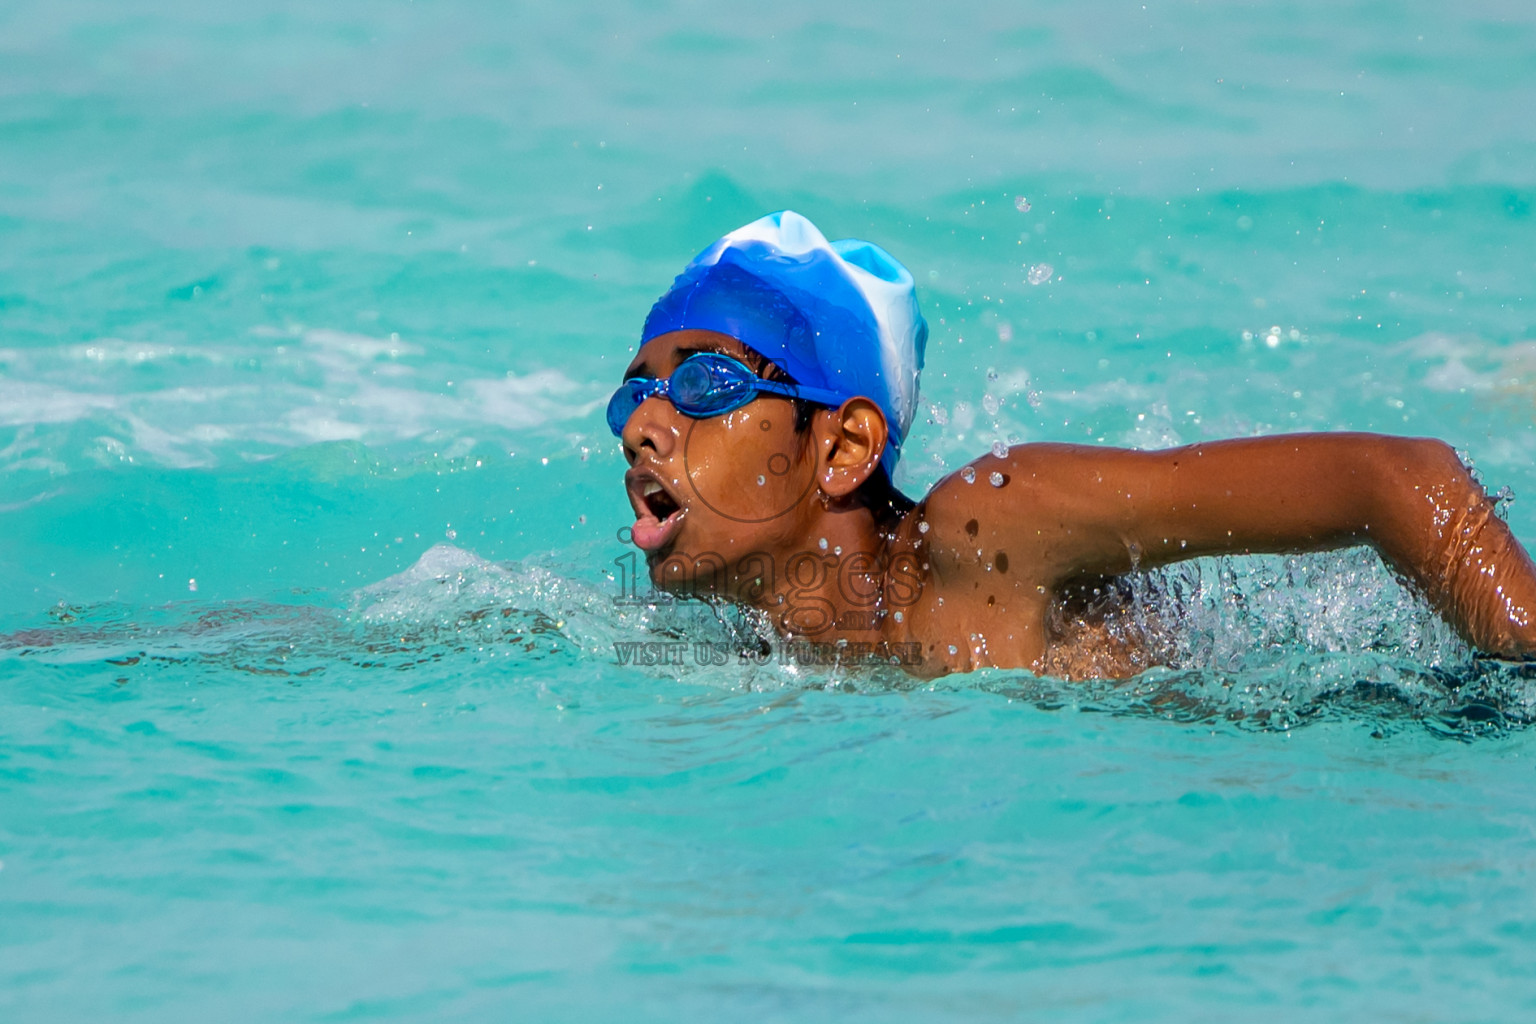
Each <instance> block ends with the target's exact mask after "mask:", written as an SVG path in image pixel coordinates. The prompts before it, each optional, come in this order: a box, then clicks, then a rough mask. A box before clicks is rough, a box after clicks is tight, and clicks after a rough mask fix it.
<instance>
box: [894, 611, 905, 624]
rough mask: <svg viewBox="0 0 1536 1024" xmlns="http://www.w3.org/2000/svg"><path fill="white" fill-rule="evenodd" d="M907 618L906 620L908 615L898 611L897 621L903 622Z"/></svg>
mask: <svg viewBox="0 0 1536 1024" xmlns="http://www.w3.org/2000/svg"><path fill="white" fill-rule="evenodd" d="M905 620H906V616H905V615H902V614H901V612H897V613H896V621H897V622H903V621H905Z"/></svg>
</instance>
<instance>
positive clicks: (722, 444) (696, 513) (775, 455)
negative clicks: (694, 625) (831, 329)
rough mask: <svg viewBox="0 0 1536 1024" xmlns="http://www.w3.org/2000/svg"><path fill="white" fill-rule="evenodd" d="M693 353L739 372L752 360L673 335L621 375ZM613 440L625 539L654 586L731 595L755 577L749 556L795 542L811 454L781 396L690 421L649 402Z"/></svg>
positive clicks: (648, 372) (733, 346)
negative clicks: (726, 360)
mask: <svg viewBox="0 0 1536 1024" xmlns="http://www.w3.org/2000/svg"><path fill="white" fill-rule="evenodd" d="M699 352H719V353H722V354H724V355H728V356H733V357H735V358H738V359H741V358H742V357H743V356H747V358H745V359H744V360H743V361H744V362H746V363H747V365H748V366H751V365H753V363H754V360H755V357H753V356H750V355H748V352H747V349H746V347H745V346H743V345H742V344H741V342H739V341H737V340H736V339H734V338H731V337H728V336H726V335H723V334H716V333H715V332H713V331H695V330H687V331H674V332H672V333H671V334H663V335H660V336H658V337H656V338H652V339H651V340H650V341H648V342H646V344H645V345H644V346H642V347H641V349H640V351H639V353H638V354H636V356H635V358H634V361H633V362H631V363H630V365H629V369H628V370H627V371H626V373H625V377H626V379H627V378H630V377H660V378H665V377H669V376H670V375H671V373H672V371H673V370H674V369H676V368H677V366H678V364H679V363H681V362H682V361H683V360H684V359H687V358H688V357H689V356H691V355H695V354H697V353H699ZM622 440H623V444H624V457H625V458H626V459H627V460H628V461H629V464H630V469H629V471H628V472H627V473H626V474H625V476H624V484H625V488H626V490H627V491H628V493H629V502H630V505H631V506H632V507H633V508H634V511H635V516H636V519H635V524H634V526H633V528H632V536H633V540H634V542H635V544H636V545H637V546H639V547H640V548H641V549H643V550H644V551H645V553H646V562H647V564H648V565H649V566H650V569H651V580H652V582H653V583H654V584H655V585H656V586H657V587H660V588H662V589H664V590H668V591H672V592H691V591H697V592H699V593H710V592H716V593H718V592H721V591H724V592H725V593H727V594H730V595H735V596H739V590H740V588H741V587H743V586H746V587H750V586H751V585H752V579H751V578H750V577H752V576H754V575H755V574H757V573H760V572H761V569H760V568H759V567H758V566H757V565H756V563H754V562H751V561H750V560H748V559H749V556H751V555H754V554H758V555H765V556H768V557H770V558H771V557H772V556H774V555H775V554H776V553H778V552H780V551H782V550H783V548H784V547H785V546H786V545H789V544H793V543H794V542H796V541H797V540H798V539H799V537H800V536H801V534H800V532H799V531H800V530H801V529H802V528H804V526H805V523H806V521H807V506H808V503H809V502H810V501H811V500H813V497H814V495H815V493H816V453H815V451H814V445H813V442H812V437H811V434H810V433H809V432H807V433H804V434H801V433H797V432H796V430H795V406H794V403H793V402H791V401H790V400H789V399H787V398H782V397H779V396H777V395H760V396H758V397H757V398H755V399H753V400H752V401H750V402H748V403H747V404H746V405H744V406H742V407H741V408H739V409H736V410H733V411H731V412H728V413H725V414H723V415H719V416H710V417H703V418H699V419H695V418H693V417H690V416H686V415H684V414H683V413H681V412H679V411H678V410H677V408H676V407H675V406H673V405H672V403H671V402H670V401H669V400H668V399H667V398H665V397H662V396H653V397H651V398H648V399H646V400H645V401H644V402H642V403H641V404H640V406H639V407H638V408H636V409H635V412H634V415H632V416H631V417H630V418H629V422H628V423H626V424H625V426H624V431H623V434H622ZM744 560H748V561H744Z"/></svg>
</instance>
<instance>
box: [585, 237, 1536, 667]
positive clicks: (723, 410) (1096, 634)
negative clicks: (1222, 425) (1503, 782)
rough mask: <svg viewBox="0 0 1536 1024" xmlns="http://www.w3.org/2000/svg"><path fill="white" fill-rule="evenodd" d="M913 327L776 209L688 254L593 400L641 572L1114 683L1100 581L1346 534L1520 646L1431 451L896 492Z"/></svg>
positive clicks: (1013, 453) (1330, 443)
mask: <svg viewBox="0 0 1536 1024" xmlns="http://www.w3.org/2000/svg"><path fill="white" fill-rule="evenodd" d="M927 333H928V330H927V325H926V324H925V323H924V321H923V318H922V316H921V314H920V313H919V312H918V307H917V299H916V296H915V293H914V289H913V283H912V276H911V275H910V274H909V273H908V272H907V270H906V269H905V268H904V267H903V266H902V265H901V264H900V263H898V262H896V260H894V259H893V258H892V257H891V256H890V255H889V254H887V253H886V252H885V251H884V250H882V249H880V248H879V247H877V246H874V245H871V244H869V243H868V242H861V241H857V240H852V239H847V240H843V241H837V242H828V241H827V239H826V238H824V237H823V236H822V234H821V232H820V231H818V230H817V229H816V227H815V226H814V225H812V224H811V223H810V221H808V220H806V219H805V218H804V217H801V216H799V215H798V214H796V213H793V212H789V211H785V212H782V213H776V214H773V215H771V216H768V217H764V218H763V219H761V220H758V221H756V222H754V223H752V224H748V225H747V226H745V227H743V228H740V229H739V230H737V231H733V232H731V233H730V234H728V235H726V236H725V237H723V238H721V239H720V240H718V241H717V242H715V243H714V244H713V245H711V246H710V247H709V248H707V249H706V250H704V252H703V253H701V254H700V255H699V256H698V257H697V258H696V259H695V260H694V261H693V262H692V263H690V264H689V265H688V267H687V268H686V269H685V270H684V271H683V273H682V274H681V275H680V276H679V277H678V278H677V280H676V281H675V282H674V284H673V285H672V288H671V289H670V290H669V291H668V292H667V293H666V294H665V295H664V296H662V297H661V299H660V300H658V301H657V303H656V305H655V306H654V307H653V308H652V310H651V312H650V315H649V316H648V317H647V319H646V321H645V327H644V330H643V332H642V337H641V346H640V349H639V351H638V353H637V354H636V355H635V358H634V360H633V362H631V363H630V365H629V369H628V371H627V372H626V373H625V379H624V382H623V384H622V386H621V387H620V388H619V389H618V391H617V392H616V393H615V394H614V396H613V399H612V401H611V402H610V403H609V406H608V423H609V426H610V427H611V428H612V429H613V431H614V433H615V434H616V435H617V436H618V437H619V438H620V439H621V441H622V442H623V447H624V455H625V458H626V459H627V461H628V462H629V466H630V468H629V470H628V472H627V473H626V474H625V486H626V488H627V490H628V494H629V500H630V504H631V505H632V506H633V508H634V513H635V516H636V519H635V523H634V525H633V527H632V528H631V536H632V539H633V541H634V543H635V544H636V545H637V546H638V547H640V548H641V549H642V550H644V552H645V554H646V561H647V565H648V566H649V570H650V575H651V582H652V583H653V584H654V585H655V586H656V587H658V588H659V589H662V590H664V591H668V592H671V593H674V594H687V595H694V596H703V597H715V598H722V599H725V600H729V601H732V602H735V603H738V604H742V605H747V606H750V607H753V608H757V609H760V610H761V611H762V612H764V613H766V615H767V616H768V617H769V619H770V620H771V621H772V622H773V624H774V627H775V629H776V630H777V631H778V632H779V633H780V634H781V635H782V636H784V637H786V638H790V639H794V640H811V641H820V642H824V643H830V644H834V645H835V644H840V643H846V644H848V645H850V646H852V645H857V646H856V647H853V649H855V650H870V649H876V650H903V651H913V652H920V658H918V659H909V660H916V661H917V662H918V664H916V665H909V668H912V669H913V670H915V671H918V672H921V673H923V674H926V675H939V674H943V673H945V672H953V671H966V670H970V669H976V668H983V667H988V666H991V667H1000V668H1025V669H1030V670H1032V671H1035V672H1050V673H1052V674H1056V675H1062V676H1067V677H1069V678H1082V677H1092V676H1097V677H1120V676H1126V675H1130V674H1134V673H1135V672H1137V671H1140V670H1141V669H1142V668H1145V667H1147V665H1148V663H1149V658H1150V655H1149V653H1148V652H1149V651H1150V650H1151V649H1152V645H1151V643H1150V641H1149V640H1148V639H1147V638H1141V639H1137V638H1135V637H1131V638H1127V637H1126V635H1125V634H1124V632H1123V631H1110V630H1106V629H1103V628H1095V624H1094V621H1093V620H1094V615H1093V610H1094V607H1095V600H1094V598H1095V595H1103V594H1107V593H1113V592H1114V590H1115V587H1114V583H1113V578H1114V577H1116V576H1120V575H1123V574H1125V573H1128V572H1131V571H1132V570H1134V569H1137V568H1142V569H1145V568H1151V567H1154V566H1159V565H1164V564H1167V563H1169V562H1174V561H1178V560H1180V559H1185V558H1194V557H1197V556H1201V555H1220V554H1241V553H1254V552H1298V551H1316V550H1321V549H1325V548H1335V547H1344V546H1348V545H1357V544H1366V545H1369V546H1371V547H1372V548H1374V549H1375V550H1376V551H1377V552H1378V553H1379V554H1380V555H1381V557H1382V559H1383V560H1384V561H1385V562H1386V563H1387V564H1388V565H1389V566H1390V567H1391V568H1392V569H1393V570H1395V571H1396V572H1397V573H1398V574H1399V576H1400V577H1401V578H1403V579H1404V580H1405V581H1407V583H1408V584H1409V585H1410V586H1412V587H1414V588H1415V589H1416V590H1417V591H1418V592H1419V593H1420V594H1422V595H1423V596H1424V597H1425V598H1426V599H1427V600H1428V602H1429V603H1430V604H1431V605H1432V606H1433V607H1434V608H1435V609H1436V611H1438V612H1439V613H1440V614H1441V615H1442V616H1443V617H1444V618H1445V619H1446V620H1447V621H1448V622H1449V623H1450V624H1451V625H1452V626H1453V627H1455V628H1456V630H1457V631H1458V632H1460V634H1461V635H1462V636H1463V637H1464V638H1465V639H1466V640H1467V641H1468V642H1469V643H1471V644H1472V645H1473V646H1474V647H1476V648H1478V649H1480V650H1481V651H1483V652H1485V653H1488V654H1492V655H1496V656H1503V657H1509V658H1519V657H1523V656H1527V655H1530V654H1532V653H1533V652H1536V621H1533V615H1536V568H1533V566H1532V563H1531V560H1530V558H1529V557H1528V556H1527V555H1526V553H1525V551H1524V549H1523V548H1521V546H1520V544H1519V543H1518V542H1517V541H1516V540H1515V539H1514V537H1513V536H1512V535H1511V534H1510V532H1509V529H1508V527H1507V526H1506V525H1505V524H1504V522H1503V521H1502V520H1501V519H1500V518H1499V517H1498V516H1496V515H1495V514H1494V502H1493V501H1491V500H1490V499H1489V497H1488V496H1487V494H1486V493H1485V492H1484V491H1483V489H1482V487H1481V486H1479V485H1478V484H1477V483H1476V482H1475V481H1474V480H1473V479H1472V478H1471V477H1470V476H1469V474H1468V472H1467V470H1466V469H1465V468H1464V467H1463V466H1462V464H1461V462H1460V460H1458V459H1457V457H1456V455H1455V454H1454V453H1453V451H1452V450H1451V448H1450V447H1448V446H1447V445H1445V444H1443V443H1441V442H1439V441H1433V440H1425V439H1415V438H1399V437H1387V436H1382V435H1375V434H1362V433H1328V434H1293V435H1285V436H1276V437H1262V438H1250V439H1242V440H1231V441H1215V442H1209V443H1203V444H1193V445H1188V446H1185V447H1182V448H1171V449H1167V450H1163V451H1135V450H1127V449H1118V448H1106V447H1096V446H1084V445H1071V444H1026V445H1019V446H1016V447H1014V448H1012V449H1007V450H1004V449H1002V448H1001V447H999V448H998V449H997V450H996V451H995V452H994V454H990V455H986V456H983V457H982V458H980V459H977V460H976V461H974V462H972V463H970V464H969V465H968V466H966V467H965V468H963V469H962V470H960V471H959V472H957V473H953V474H951V475H950V476H947V477H945V478H944V479H943V480H940V481H939V482H938V483H937V484H936V485H935V486H934V488H933V490H932V491H930V492H929V494H928V495H927V496H926V497H924V498H923V499H922V500H920V501H916V502H913V501H912V500H910V499H908V498H906V497H905V496H904V495H902V494H901V493H900V492H899V491H897V490H896V489H895V487H894V486H893V485H892V483H891V471H892V469H893V468H894V467H895V465H896V462H897V459H898V458H899V457H900V455H901V450H902V444H903V442H904V441H905V440H906V439H907V436H908V431H909V429H910V428H911V426H912V420H913V415H914V412H915V410H916V408H917V384H918V373H919V371H920V370H921V369H922V363H923V348H924V344H925V342H926V340H927ZM1100 603H1102V602H1100ZM1064 609H1065V610H1066V611H1065V613H1064ZM1063 623H1069V625H1067V626H1064V625H1063ZM898 645H900V646H898Z"/></svg>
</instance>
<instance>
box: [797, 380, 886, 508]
mask: <svg viewBox="0 0 1536 1024" xmlns="http://www.w3.org/2000/svg"><path fill="white" fill-rule="evenodd" d="M814 429H815V430H816V440H817V449H818V451H819V452H820V456H821V458H820V463H821V464H820V465H819V466H817V467H816V482H817V484H818V485H819V486H820V487H821V490H822V492H823V493H824V494H827V495H829V496H831V497H834V498H844V497H847V496H848V495H850V494H852V493H853V492H854V491H856V490H858V489H859V487H860V486H861V485H862V484H863V483H864V481H866V480H868V479H869V478H870V477H871V476H873V475H874V472H875V470H876V469H878V468H879V467H880V456H881V454H883V453H884V452H885V441H886V438H887V437H888V436H890V432H889V430H888V428H887V427H886V425H885V413H883V412H881V411H880V407H879V406H878V405H876V404H875V403H874V402H871V401H870V400H869V399H867V398H850V399H848V401H846V402H844V403H843V404H842V405H841V406H840V407H838V408H836V409H828V410H826V411H825V412H823V413H821V414H820V415H818V416H817V417H816V420H815V427H814Z"/></svg>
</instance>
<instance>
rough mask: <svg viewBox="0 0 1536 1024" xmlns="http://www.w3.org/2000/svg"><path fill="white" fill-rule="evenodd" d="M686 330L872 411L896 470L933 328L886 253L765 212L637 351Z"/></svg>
mask: <svg viewBox="0 0 1536 1024" xmlns="http://www.w3.org/2000/svg"><path fill="white" fill-rule="evenodd" d="M689 329H693V330H705V331H716V332H718V333H720V334H726V335H729V336H730V337H733V338H735V339H737V340H738V341H740V342H741V343H742V344H744V345H746V346H747V347H748V348H750V349H752V350H753V351H755V352H757V353H758V354H759V355H761V356H762V357H763V358H765V359H769V360H771V361H773V362H774V363H776V364H777V365H778V366H779V367H780V368H781V369H783V370H784V371H785V372H787V373H788V374H790V376H792V377H794V378H795V380H796V381H798V382H799V383H801V384H804V385H807V386H809V387H816V388H824V389H826V390H828V391H832V392H834V393H835V394H837V395H839V396H841V397H842V398H844V399H847V398H853V397H855V396H863V397H865V398H868V399H870V400H872V401H873V402H875V404H877V405H878V406H879V407H880V409H881V411H882V412H884V413H885V422H886V426H887V428H888V429H889V431H890V440H889V441H888V442H887V444H886V448H885V451H884V452H883V453H882V455H881V463H882V465H884V466H885V468H886V471H887V472H891V471H893V470H894V469H895V468H896V460H897V459H898V458H900V455H901V443H902V441H903V440H905V439H906V436H907V429H908V428H909V427H911V426H912V417H913V415H914V414H915V413H916V411H917V378H918V374H919V373H920V372H921V371H922V369H923V349H924V348H925V347H926V346H927V343H928V324H927V323H926V322H925V321H924V320H923V316H922V314H921V313H920V312H918V309H917V294H916V292H915V290H914V287H913V283H912V275H911V274H909V273H908V272H907V268H906V267H903V266H902V265H901V264H900V263H898V262H896V260H895V259H894V258H893V257H892V256H891V255H890V254H889V253H887V252H886V251H885V250H884V249H882V248H880V247H879V246H878V245H873V244H871V243H869V242H861V241H859V240H858V239H856V238H845V239H842V240H841V241H837V242H828V241H827V239H826V237H825V236H823V235H822V233H821V232H820V231H818V230H817V229H816V225H814V224H812V223H811V222H810V221H808V220H806V219H805V218H804V217H802V216H800V215H799V214H798V213H795V212H793V211H791V210H783V211H781V212H779V213H772V214H769V215H768V216H766V217H764V218H762V219H761V220H756V221H753V222H752V223H751V224H748V225H747V226H746V227H743V228H738V229H736V230H735V231H732V232H731V233H730V234H728V235H726V236H725V237H723V238H721V239H719V240H718V241H716V242H715V243H714V244H713V245H711V246H710V247H709V248H707V249H705V250H704V251H703V252H701V253H699V255H698V256H696V257H694V260H693V262H692V263H690V264H688V266H687V268H686V269H684V271H683V272H682V273H681V274H679V275H678V277H677V280H676V281H674V282H672V288H671V290H670V291H668V292H667V294H665V295H663V296H662V297H661V298H660V299H658V300H657V301H656V305H654V306H652V307H651V313H650V315H649V316H647V317H646V318H645V328H644V329H643V330H642V332H641V336H640V343H641V344H642V345H643V344H645V343H646V342H647V341H650V340H651V339H652V338H654V337H656V336H657V335H661V334H667V333H669V332H671V331H682V330H689Z"/></svg>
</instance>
